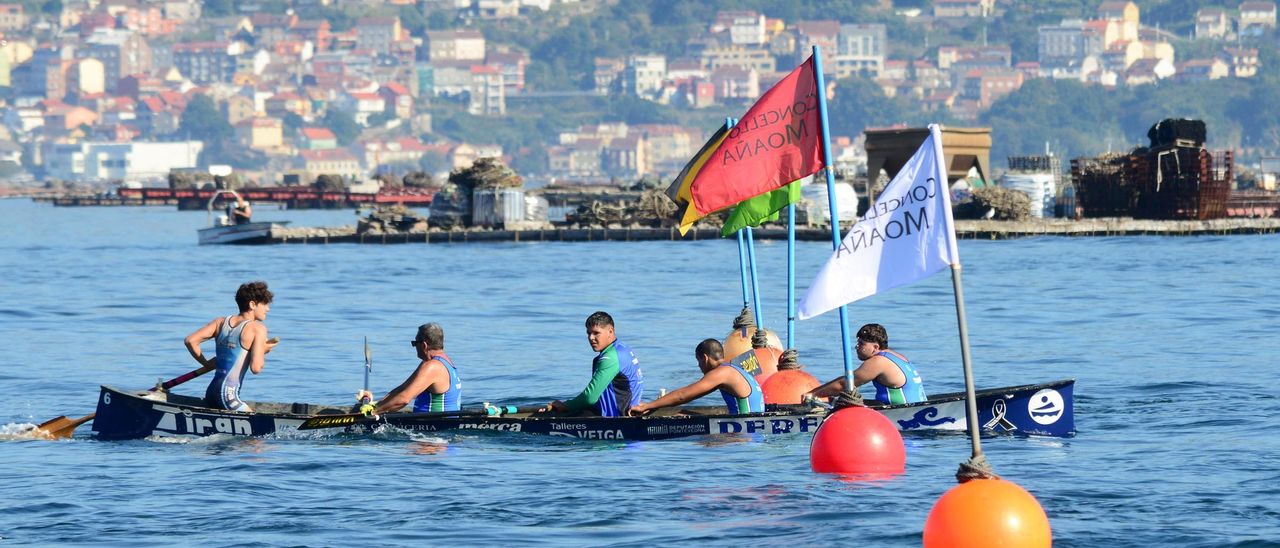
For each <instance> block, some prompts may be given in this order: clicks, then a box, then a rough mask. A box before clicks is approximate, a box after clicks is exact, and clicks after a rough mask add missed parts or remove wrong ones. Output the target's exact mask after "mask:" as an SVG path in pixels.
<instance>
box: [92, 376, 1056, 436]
mask: <svg viewBox="0 0 1280 548" xmlns="http://www.w3.org/2000/svg"><path fill="white" fill-rule="evenodd" d="M1074 386H1075V381H1074V380H1070V379H1069V380H1062V381H1056V382H1051V383H1045V384H1034V385H1024V386H1011V387H1005V388H993V389H989V390H979V391H978V392H977V393H976V396H977V404H978V415H979V419H978V420H979V422H981V426H982V429H983V430H985V431H988V432H995V433H1001V432H1009V433H1016V434H1026V435H1039V436H1070V435H1072V434H1074V433H1075V417H1074V413H1073V408H1072V391H1073V388H1074ZM964 404H965V399H964V393H963V392H956V393H952V394H941V395H938V396H935V397H932V398H930V399H929V400H928V401H924V402H920V403H914V404H901V405H890V406H884V405H879V404H873V405H872V406H871V407H872V408H874V409H876V410H877V411H879V412H881V413H883V414H884V415H885V416H886V417H888V418H889V419H890V420H891V421H892V422H893V423H894V425H896V426H897V427H898V429H899V430H902V431H904V432H912V431H931V430H955V431H963V430H965V429H966V428H967V427H968V423H967V421H966V419H965V409H964V407H965V405H964ZM249 405H250V406H251V407H253V409H254V412H252V413H241V412H236V411H225V410H220V409H210V408H208V407H205V406H204V400H203V399H202V398H197V397H191V396H184V395H180V394H173V393H167V392H149V391H125V390H120V389H116V388H112V387H109V386H102V389H101V394H100V396H99V398H98V408H97V416H96V417H95V418H94V421H93V431H94V432H95V433H96V435H97V437H98V438H100V439H136V438H145V437H149V436H161V437H170V436H178V437H203V436H211V435H214V434H226V435H231V436H265V435H269V434H275V433H286V432H291V431H297V430H299V429H300V428H301V427H302V426H303V424H304V423H306V422H307V421H308V419H315V420H312V421H311V422H310V424H309V425H308V426H309V428H303V429H311V428H316V427H321V428H322V427H335V426H344V427H350V426H357V427H359V426H363V427H366V428H373V427H377V426H380V425H387V426H392V427H395V428H399V429H402V430H408V431H416V432H447V431H465V430H492V431H502V432H523V433H528V434H543V435H551V436H561V437H572V438H584V439H620V440H661V439H669V438H680V437H687V436H702V435H713V434H753V435H763V436H775V435H786V434H795V433H808V432H813V431H814V430H816V429H817V428H818V425H819V424H821V423H822V420H823V419H824V418H825V416H826V414H827V410H826V409H823V408H821V407H817V406H786V405H783V406H771V407H770V409H769V410H768V411H766V412H763V413H748V414H741V415H730V414H727V413H726V410H725V408H724V407H723V406H688V407H677V408H669V409H661V410H659V411H658V412H657V413H655V414H653V415H650V416H647V417H580V416H556V415H552V414H546V413H528V412H520V413H508V414H497V415H489V414H487V413H486V412H485V411H484V410H463V411H460V412H456V413H448V412H446V413H390V414H386V415H382V416H380V417H378V418H377V419H376V420H375V419H372V418H364V417H358V416H352V415H350V414H349V413H350V409H349V408H347V407H341V406H327V405H316V404H309V403H270V402H249ZM316 418H318V419H316ZM318 425H321V426H318Z"/></svg>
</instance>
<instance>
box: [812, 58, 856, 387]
mask: <svg viewBox="0 0 1280 548" xmlns="http://www.w3.org/2000/svg"><path fill="white" fill-rule="evenodd" d="M813 77H814V79H815V80H817V84H818V116H819V117H821V118H822V123H820V124H818V125H819V126H822V161H823V163H824V164H826V166H827V167H826V169H824V170H823V171H825V172H826V173H827V205H828V206H829V207H830V208H831V249H832V250H835V249H838V248H839V247H840V213H839V211H838V209H837V207H836V178H835V174H834V173H833V172H832V170H831V164H832V161H831V130H830V129H829V128H828V127H827V84H826V79H825V78H823V76H822V51H821V50H819V48H818V46H816V45H815V46H813ZM849 342H850V339H849V310H848V307H847V306H846V305H843V304H842V305H840V343H841V344H840V346H841V347H843V348H842V349H843V350H844V382H845V386H847V387H848V388H849V390H850V391H852V390H854V386H853V355H852V353H851V350H852V349H853V348H852V346H850V344H849Z"/></svg>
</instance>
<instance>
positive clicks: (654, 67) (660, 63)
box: [623, 55, 667, 97]
mask: <svg viewBox="0 0 1280 548" xmlns="http://www.w3.org/2000/svg"><path fill="white" fill-rule="evenodd" d="M623 76H624V78H625V80H626V85H625V89H626V90H627V91H628V92H630V93H632V94H634V95H637V96H640V97H647V96H651V95H653V94H654V93H655V92H656V91H658V90H659V89H661V88H662V82H663V81H664V80H666V79H667V58H666V56H663V55H632V56H631V57H628V58H627V68H626V70H625V71H624V72H623Z"/></svg>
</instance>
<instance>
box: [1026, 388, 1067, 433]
mask: <svg viewBox="0 0 1280 548" xmlns="http://www.w3.org/2000/svg"><path fill="white" fill-rule="evenodd" d="M1066 409H1067V406H1066V402H1065V401H1064V400H1063V399H1062V394H1059V393H1058V391H1057V390H1054V389H1052V388H1045V389H1044V390H1041V391H1039V392H1036V393H1035V394H1032V395H1031V399H1030V400H1028V401H1027V412H1028V413H1030V414H1031V420H1033V421H1036V424H1042V425H1045V426H1048V425H1050V424H1053V423H1055V422H1058V419H1060V418H1062V415H1063V413H1064V412H1065V411H1066Z"/></svg>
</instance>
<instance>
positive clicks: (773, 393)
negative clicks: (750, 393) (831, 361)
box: [760, 369, 822, 404]
mask: <svg viewBox="0 0 1280 548" xmlns="http://www.w3.org/2000/svg"><path fill="white" fill-rule="evenodd" d="M821 385H822V382H821V381H819V380H818V379H816V378H814V376H813V375H810V374H808V373H805V372H804V371H803V370H800V369H786V370H783V371H779V372H777V373H774V374H772V375H769V378H768V379H766V380H765V382H764V384H762V385H760V391H761V392H763V393H764V402H765V403H786V404H798V403H800V396H803V395H804V394H805V393H806V392H808V391H810V390H813V389H814V388H817V387H819V386H821Z"/></svg>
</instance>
